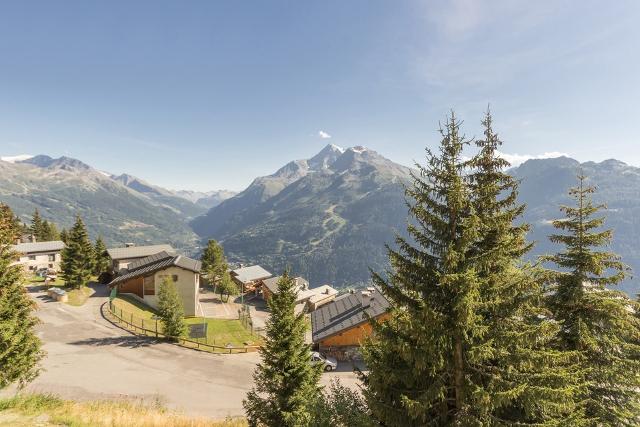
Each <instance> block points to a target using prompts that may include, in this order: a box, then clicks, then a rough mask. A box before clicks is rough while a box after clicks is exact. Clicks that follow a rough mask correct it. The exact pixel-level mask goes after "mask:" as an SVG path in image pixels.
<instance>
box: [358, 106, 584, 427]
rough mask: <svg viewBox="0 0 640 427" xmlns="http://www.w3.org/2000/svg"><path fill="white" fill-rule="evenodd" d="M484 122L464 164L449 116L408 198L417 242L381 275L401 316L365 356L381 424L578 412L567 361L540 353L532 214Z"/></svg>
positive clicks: (492, 420)
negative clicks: (527, 263) (530, 260)
mask: <svg viewBox="0 0 640 427" xmlns="http://www.w3.org/2000/svg"><path fill="white" fill-rule="evenodd" d="M483 123H484V126H485V139H484V140H482V141H478V146H479V148H480V152H479V153H478V155H477V156H475V157H474V159H473V160H472V161H471V162H467V161H464V160H463V148H464V146H465V145H466V144H467V142H466V141H465V140H464V138H463V137H462V136H461V135H460V123H459V122H458V121H457V120H456V118H455V116H454V115H453V114H452V116H451V118H450V119H449V120H448V121H447V123H446V126H445V129H443V130H441V134H442V141H441V145H440V153H439V155H435V154H433V153H432V152H430V151H429V150H427V166H421V165H417V167H418V170H419V175H415V176H414V184H413V186H412V187H410V188H408V189H407V191H406V192H407V196H408V198H409V199H410V201H409V212H410V215H411V217H412V219H413V221H412V222H411V223H410V224H409V226H408V232H409V234H410V235H411V236H412V238H413V242H409V241H408V240H406V239H403V238H400V237H398V238H397V244H398V247H399V249H398V250H392V249H389V256H390V261H391V266H392V269H391V271H390V272H389V273H388V276H389V278H388V280H386V279H384V278H383V277H381V276H380V275H377V274H374V275H373V280H374V282H375V283H376V284H377V285H378V286H379V287H380V288H381V290H382V291H383V292H384V294H385V295H386V296H387V298H388V299H389V300H390V302H391V305H392V307H393V310H392V313H391V318H390V320H389V321H387V322H383V323H381V324H377V325H376V324H374V327H375V331H376V334H375V337H374V339H372V340H371V341H369V342H368V343H367V345H366V346H365V348H364V354H365V359H366V361H367V364H368V366H369V368H370V372H369V374H368V375H365V376H364V380H365V389H364V394H365V397H366V399H367V402H368V405H369V408H370V410H371V412H372V414H373V416H374V417H375V418H376V419H377V420H378V421H380V422H381V423H382V424H384V425H389V426H412V425H415V426H418V425H420V426H422V425H512V424H549V425H553V424H556V423H557V422H558V420H560V419H563V417H569V416H570V414H569V412H570V411H571V410H572V409H573V406H572V396H573V391H574V389H573V387H572V383H571V382H572V381H571V378H570V372H568V371H567V369H566V368H565V366H564V365H565V364H566V363H567V357H566V356H565V355H563V354H562V353H561V352H554V351H549V350H545V349H544V348H543V345H544V343H546V342H548V341H549V340H550V339H552V338H553V336H554V332H555V327H554V325H553V323H552V322H550V321H544V320H541V319H543V318H541V317H540V316H541V314H542V313H541V309H539V308H538V304H539V303H540V302H541V297H542V292H541V286H540V282H539V280H537V277H536V276H535V275H534V274H533V272H532V271H529V270H528V269H523V268H522V266H521V265H520V258H521V256H522V255H523V254H524V253H526V252H527V251H528V250H529V248H530V245H529V244H527V243H526V241H525V234H526V231H527V226H526V225H521V226H517V225H514V221H515V220H516V219H517V218H518V217H519V216H520V215H521V214H522V212H523V209H524V208H523V207H522V206H520V205H517V203H516V196H517V192H516V187H517V186H516V183H515V182H514V181H513V180H512V179H511V178H510V177H509V176H508V175H506V174H504V172H503V169H504V167H505V166H506V164H505V162H504V161H503V160H501V159H500V158H498V156H497V147H498V146H499V145H500V142H499V140H498V138H497V135H495V133H494V132H493V129H492V127H491V117H490V115H487V116H486V117H485V120H484V122H483ZM579 419H580V415H579V414H577V415H576V416H575V419H574V420H575V421H576V422H579ZM565 420H566V419H565Z"/></svg>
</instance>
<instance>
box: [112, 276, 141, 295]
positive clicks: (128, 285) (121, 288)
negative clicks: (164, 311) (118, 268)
mask: <svg viewBox="0 0 640 427" xmlns="http://www.w3.org/2000/svg"><path fill="white" fill-rule="evenodd" d="M118 292H119V293H127V294H134V295H137V296H139V297H140V298H144V278H143V277H142V276H141V277H134V278H133V279H130V280H127V281H126V282H123V283H120V284H119V285H118Z"/></svg>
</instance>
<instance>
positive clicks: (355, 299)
mask: <svg viewBox="0 0 640 427" xmlns="http://www.w3.org/2000/svg"><path fill="white" fill-rule="evenodd" d="M363 302H364V305H363ZM388 307H389V302H388V301H387V299H386V298H385V297H384V295H382V294H381V293H380V291H379V290H377V289H375V288H373V290H372V288H369V290H362V291H357V292H355V293H352V294H351V293H349V294H345V295H341V296H340V297H338V298H336V299H335V300H334V301H333V302H330V303H328V304H326V305H323V306H322V307H320V308H318V309H317V310H316V311H314V312H312V313H311V331H312V336H313V342H318V341H321V340H323V339H325V338H329V337H331V336H333V335H337V334H339V333H340V332H342V331H345V330H347V329H351V328H353V327H355V326H358V325H360V324H362V323H365V322H367V321H368V319H367V316H365V313H366V314H367V315H368V316H369V317H371V318H376V317H378V316H380V315H381V314H383V313H385V312H386V311H387V308H388Z"/></svg>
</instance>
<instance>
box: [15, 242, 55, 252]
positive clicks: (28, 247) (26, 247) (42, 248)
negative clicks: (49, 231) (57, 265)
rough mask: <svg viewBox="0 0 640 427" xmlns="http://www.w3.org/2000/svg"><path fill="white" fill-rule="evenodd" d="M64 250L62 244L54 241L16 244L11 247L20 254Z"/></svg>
mask: <svg viewBox="0 0 640 427" xmlns="http://www.w3.org/2000/svg"><path fill="white" fill-rule="evenodd" d="M63 248H64V242H61V241H60V240H54V241H51V242H35V243H18V244H17V245H13V250H14V251H16V252H20V253H22V254H29V253H36V252H55V251H61V250H62V249H63Z"/></svg>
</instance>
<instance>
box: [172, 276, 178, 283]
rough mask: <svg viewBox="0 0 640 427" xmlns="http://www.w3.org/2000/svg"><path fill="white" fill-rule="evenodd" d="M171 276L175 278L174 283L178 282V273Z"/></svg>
mask: <svg viewBox="0 0 640 427" xmlns="http://www.w3.org/2000/svg"><path fill="white" fill-rule="evenodd" d="M171 278H172V279H173V283H178V275H177V274H174V275H173V276H171Z"/></svg>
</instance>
